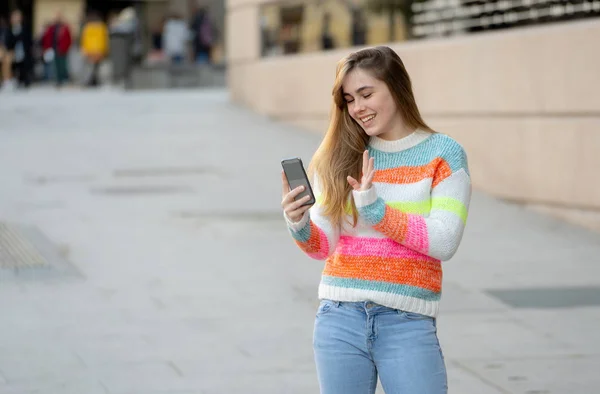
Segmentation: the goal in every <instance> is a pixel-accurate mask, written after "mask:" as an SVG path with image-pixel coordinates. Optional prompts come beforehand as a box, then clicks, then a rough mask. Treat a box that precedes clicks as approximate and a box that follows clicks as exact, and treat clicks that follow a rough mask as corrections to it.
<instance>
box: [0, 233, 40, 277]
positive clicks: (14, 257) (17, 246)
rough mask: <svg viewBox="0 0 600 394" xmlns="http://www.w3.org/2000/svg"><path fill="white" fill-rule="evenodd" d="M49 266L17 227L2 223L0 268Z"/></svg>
mask: <svg viewBox="0 0 600 394" xmlns="http://www.w3.org/2000/svg"><path fill="white" fill-rule="evenodd" d="M47 264H48V263H47V261H46V260H45V259H44V257H43V256H42V255H41V254H40V253H39V252H38V250H37V249H36V248H35V247H34V246H33V245H32V243H31V242H29V240H28V239H27V238H25V237H23V235H22V234H21V233H20V232H19V230H18V229H17V228H16V227H14V226H11V225H8V224H5V223H0V268H2V269H18V268H34V267H39V266H44V265H47Z"/></svg>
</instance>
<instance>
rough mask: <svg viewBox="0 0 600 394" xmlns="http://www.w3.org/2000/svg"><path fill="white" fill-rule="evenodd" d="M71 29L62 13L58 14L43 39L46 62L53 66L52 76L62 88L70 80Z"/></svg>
mask: <svg viewBox="0 0 600 394" xmlns="http://www.w3.org/2000/svg"><path fill="white" fill-rule="evenodd" d="M71 43H72V38H71V29H69V26H68V25H67V24H66V23H65V22H64V19H63V16H62V13H61V12H58V13H57V14H56V17H55V19H54V23H53V24H51V25H50V26H49V27H48V29H47V30H46V32H45V33H44V36H43V38H42V51H43V58H44V62H46V63H48V64H50V65H51V66H52V71H53V72H52V76H53V77H54V79H55V82H56V86H57V87H60V86H62V85H63V83H65V82H66V81H67V80H68V79H69V65H68V61H67V58H68V55H69V50H70V49H71Z"/></svg>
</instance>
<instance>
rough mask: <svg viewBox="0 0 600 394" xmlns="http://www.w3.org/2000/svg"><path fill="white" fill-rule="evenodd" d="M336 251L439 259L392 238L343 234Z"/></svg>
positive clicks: (377, 255)
mask: <svg viewBox="0 0 600 394" xmlns="http://www.w3.org/2000/svg"><path fill="white" fill-rule="evenodd" d="M336 251H337V252H338V253H340V254H343V255H345V256H376V257H394V258H400V259H402V258H404V259H426V260H430V261H438V260H436V259H434V258H432V257H429V256H426V255H424V254H422V253H419V252H415V251H414V250H412V249H409V248H407V247H406V246H404V245H401V244H399V243H398V242H396V241H394V240H392V239H390V238H363V237H349V236H342V237H340V241H339V243H338V247H337V250H336Z"/></svg>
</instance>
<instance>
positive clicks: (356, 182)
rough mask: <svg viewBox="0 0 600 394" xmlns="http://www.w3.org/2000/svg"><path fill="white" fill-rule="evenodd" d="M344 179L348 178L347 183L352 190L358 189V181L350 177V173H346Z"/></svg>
mask: <svg viewBox="0 0 600 394" xmlns="http://www.w3.org/2000/svg"><path fill="white" fill-rule="evenodd" d="M346 179H347V180H348V183H349V184H350V186H352V188H353V189H354V190H360V183H358V181H357V180H356V179H354V178H352V177H351V176H350V175H348V177H347V178H346Z"/></svg>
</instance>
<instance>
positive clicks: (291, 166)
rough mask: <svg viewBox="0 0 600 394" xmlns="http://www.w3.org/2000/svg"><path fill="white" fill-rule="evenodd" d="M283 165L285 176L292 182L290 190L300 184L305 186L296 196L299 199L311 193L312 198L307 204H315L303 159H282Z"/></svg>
mask: <svg viewBox="0 0 600 394" xmlns="http://www.w3.org/2000/svg"><path fill="white" fill-rule="evenodd" d="M281 165H282V166H283V171H284V172H285V176H286V178H287V180H288V183H289V184H290V190H294V189H295V188H297V187H298V186H304V187H305V189H304V191H303V192H302V193H300V194H299V195H298V196H296V198H295V199H296V200H298V199H300V198H302V197H304V196H308V195H309V196H311V199H310V200H309V201H308V202H307V203H306V204H314V202H315V199H314V195H313V193H312V188H311V187H310V183H309V181H308V178H307V177H306V172H305V171H304V167H303V166H302V161H301V160H300V159H289V160H284V161H282V162H281ZM306 204H305V205H306Z"/></svg>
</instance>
